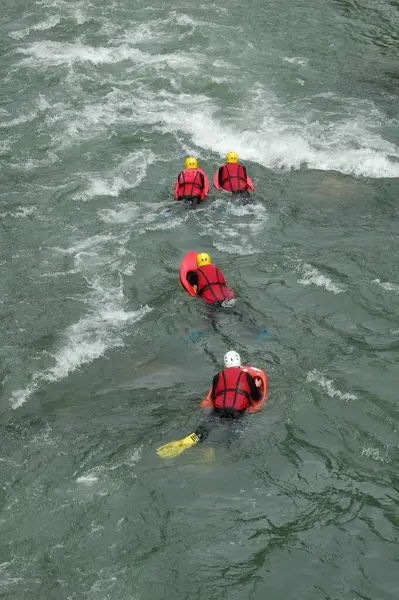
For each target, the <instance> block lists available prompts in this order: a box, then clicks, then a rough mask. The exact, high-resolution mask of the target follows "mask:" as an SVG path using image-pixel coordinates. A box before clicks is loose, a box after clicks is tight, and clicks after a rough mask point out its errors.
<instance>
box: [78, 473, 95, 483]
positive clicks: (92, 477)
mask: <svg viewBox="0 0 399 600" xmlns="http://www.w3.org/2000/svg"><path fill="white" fill-rule="evenodd" d="M96 481H98V477H96V476H95V475H93V474H91V475H90V474H89V475H82V477H78V478H77V479H76V482H77V483H83V484H84V485H93V483H96Z"/></svg>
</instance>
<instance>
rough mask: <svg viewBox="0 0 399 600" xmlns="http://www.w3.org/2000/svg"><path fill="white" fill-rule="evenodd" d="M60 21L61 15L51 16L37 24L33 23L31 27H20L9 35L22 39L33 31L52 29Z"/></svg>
mask: <svg viewBox="0 0 399 600" xmlns="http://www.w3.org/2000/svg"><path fill="white" fill-rule="evenodd" d="M59 22H60V17H59V16H55V15H54V16H51V17H49V18H48V19H45V20H44V21H40V22H39V23H36V24H35V25H31V26H30V27H26V28H25V29H19V30H16V31H11V32H10V33H9V34H8V35H9V36H10V37H12V38H14V39H15V40H22V39H23V38H24V37H26V36H27V35H29V34H30V32H31V31H45V30H46V29H52V28H53V27H55V26H56V25H58V23H59Z"/></svg>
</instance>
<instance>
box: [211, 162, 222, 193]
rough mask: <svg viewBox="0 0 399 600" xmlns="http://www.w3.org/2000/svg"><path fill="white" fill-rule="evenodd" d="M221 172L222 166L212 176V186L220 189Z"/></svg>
mask: <svg viewBox="0 0 399 600" xmlns="http://www.w3.org/2000/svg"><path fill="white" fill-rule="evenodd" d="M221 174H222V168H221V167H220V168H219V169H218V170H217V171H216V173H215V175H214V176H213V187H214V188H216V189H217V190H220V189H221V181H220V179H221Z"/></svg>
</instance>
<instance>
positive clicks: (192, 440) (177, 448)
mask: <svg viewBox="0 0 399 600" xmlns="http://www.w3.org/2000/svg"><path fill="white" fill-rule="evenodd" d="M199 441H200V438H199V437H198V435H197V434H196V433H194V432H193V433H190V435H188V436H187V437H185V438H184V439H183V440H176V441H175V442H169V444H165V445H164V446H161V447H160V448H158V449H157V454H158V456H162V458H173V457H174V456H178V455H179V454H181V453H182V452H184V450H187V448H191V446H194V445H195V444H197V443H198V442H199Z"/></svg>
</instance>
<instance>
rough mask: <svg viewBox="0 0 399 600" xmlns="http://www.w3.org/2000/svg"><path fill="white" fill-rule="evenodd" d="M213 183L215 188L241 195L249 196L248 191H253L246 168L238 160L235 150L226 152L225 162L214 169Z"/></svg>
mask: <svg viewBox="0 0 399 600" xmlns="http://www.w3.org/2000/svg"><path fill="white" fill-rule="evenodd" d="M213 185H214V187H215V188H216V189H217V190H225V191H226V192H231V193H232V194H240V195H243V196H249V192H254V191H255V188H254V184H253V181H252V179H251V178H250V177H249V176H248V174H247V169H246V168H245V167H244V165H242V164H241V163H240V162H239V161H238V154H237V152H228V153H227V154H226V161H225V164H224V165H222V166H221V167H219V169H218V170H217V171H216V173H215V175H214V178H213Z"/></svg>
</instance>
